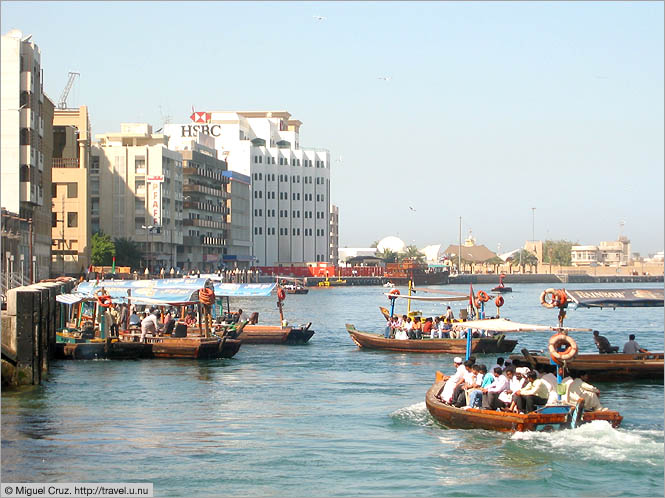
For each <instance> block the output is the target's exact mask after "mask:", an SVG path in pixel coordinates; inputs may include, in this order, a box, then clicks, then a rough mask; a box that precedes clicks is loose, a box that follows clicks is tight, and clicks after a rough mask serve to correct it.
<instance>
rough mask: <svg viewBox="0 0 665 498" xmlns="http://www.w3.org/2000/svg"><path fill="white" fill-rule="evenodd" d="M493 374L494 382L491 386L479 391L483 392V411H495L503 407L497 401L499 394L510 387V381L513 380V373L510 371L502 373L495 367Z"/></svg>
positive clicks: (500, 402) (501, 403)
mask: <svg viewBox="0 0 665 498" xmlns="http://www.w3.org/2000/svg"><path fill="white" fill-rule="evenodd" d="M493 373H494V381H493V382H492V384H490V385H489V386H488V387H487V388H486V389H481V391H483V402H482V407H483V409H485V410H496V409H497V408H499V406H502V405H503V402H502V401H499V394H501V393H502V392H503V391H505V390H506V389H508V387H509V386H510V379H512V378H513V374H514V371H513V370H510V369H506V370H505V371H502V370H501V368H499V367H496V368H495V369H494V372H493Z"/></svg>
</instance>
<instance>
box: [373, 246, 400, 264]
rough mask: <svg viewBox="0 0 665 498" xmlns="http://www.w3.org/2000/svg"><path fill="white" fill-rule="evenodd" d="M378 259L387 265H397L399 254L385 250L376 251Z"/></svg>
mask: <svg viewBox="0 0 665 498" xmlns="http://www.w3.org/2000/svg"><path fill="white" fill-rule="evenodd" d="M376 257H377V258H381V259H382V260H383V261H384V262H386V263H396V262H397V253H396V252H395V251H391V250H390V249H388V248H385V249H384V250H383V251H376Z"/></svg>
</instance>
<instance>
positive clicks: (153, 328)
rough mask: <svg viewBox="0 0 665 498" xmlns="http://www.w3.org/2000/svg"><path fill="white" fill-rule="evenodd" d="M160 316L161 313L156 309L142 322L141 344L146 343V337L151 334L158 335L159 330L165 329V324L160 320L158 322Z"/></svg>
mask: <svg viewBox="0 0 665 498" xmlns="http://www.w3.org/2000/svg"><path fill="white" fill-rule="evenodd" d="M160 315H161V312H160V311H159V310H158V309H154V310H153V312H152V313H151V314H150V315H148V317H147V318H144V319H143V321H141V342H145V338H146V335H148V334H150V335H152V336H155V335H157V331H158V330H162V329H163V328H164V324H163V323H159V320H157V318H159V316H160Z"/></svg>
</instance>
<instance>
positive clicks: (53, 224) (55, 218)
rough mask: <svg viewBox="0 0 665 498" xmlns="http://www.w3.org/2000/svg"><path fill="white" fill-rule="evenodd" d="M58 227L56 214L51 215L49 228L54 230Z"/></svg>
mask: <svg viewBox="0 0 665 498" xmlns="http://www.w3.org/2000/svg"><path fill="white" fill-rule="evenodd" d="M57 226H58V213H51V227H52V228H55V227H57Z"/></svg>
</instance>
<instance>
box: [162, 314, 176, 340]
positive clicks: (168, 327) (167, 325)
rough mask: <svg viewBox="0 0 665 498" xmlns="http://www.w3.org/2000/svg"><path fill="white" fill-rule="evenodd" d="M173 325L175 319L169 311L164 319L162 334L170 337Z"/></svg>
mask: <svg viewBox="0 0 665 498" xmlns="http://www.w3.org/2000/svg"><path fill="white" fill-rule="evenodd" d="M175 324H176V319H175V317H174V316H173V315H172V314H171V312H170V311H169V312H168V313H167V314H166V316H165V317H164V334H165V335H171V334H172V333H173V329H174V328H175Z"/></svg>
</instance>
